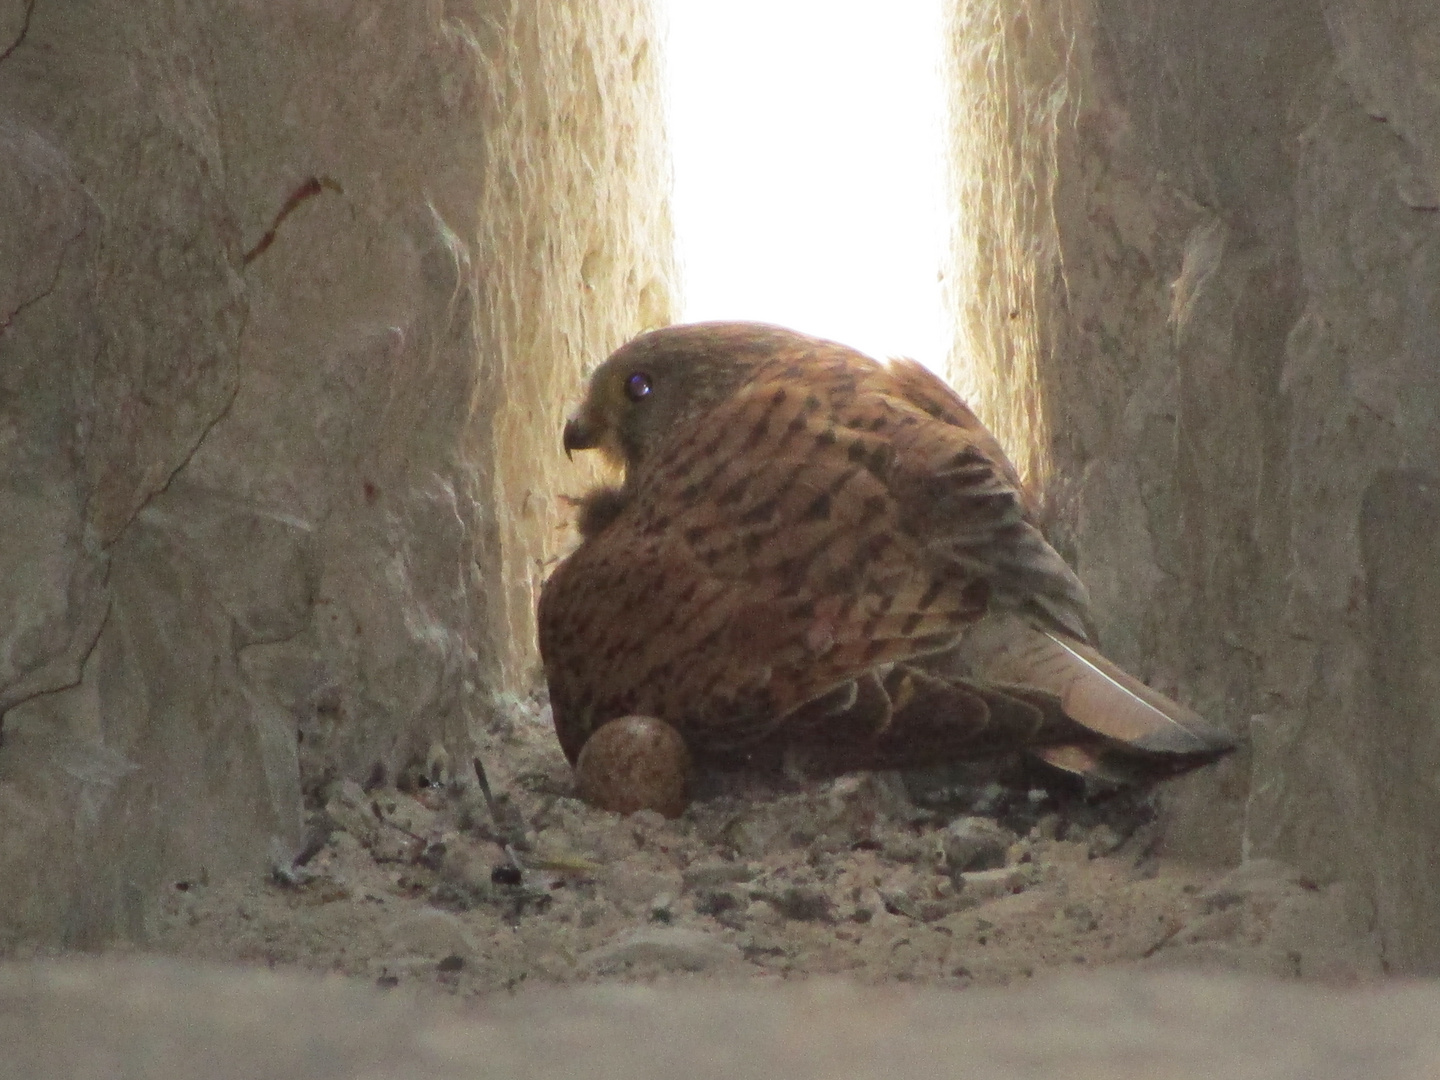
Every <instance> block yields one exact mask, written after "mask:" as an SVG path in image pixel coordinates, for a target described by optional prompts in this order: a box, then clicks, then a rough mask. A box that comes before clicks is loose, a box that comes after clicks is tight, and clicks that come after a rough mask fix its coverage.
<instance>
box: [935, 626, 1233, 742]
mask: <svg viewBox="0 0 1440 1080" xmlns="http://www.w3.org/2000/svg"><path fill="white" fill-rule="evenodd" d="M961 653H962V655H963V658H964V660H965V662H966V663H967V664H968V665H969V666H970V667H971V669H972V671H973V672H974V674H975V675H977V676H979V677H982V678H985V679H991V680H994V681H997V682H1005V683H1014V684H1019V685H1023V686H1031V687H1034V688H1036V689H1038V690H1042V691H1045V692H1047V693H1050V694H1054V695H1055V696H1056V697H1057V698H1059V699H1060V702H1061V706H1062V708H1063V709H1064V711H1065V714H1066V715H1067V716H1069V717H1070V718H1071V719H1072V720H1074V721H1075V722H1076V723H1078V724H1080V725H1082V726H1084V727H1085V728H1088V729H1089V730H1091V731H1093V732H1095V733H1096V734H1098V735H1103V736H1104V737H1106V738H1107V739H1113V740H1115V741H1116V742H1118V743H1123V744H1124V745H1125V746H1127V747H1129V748H1131V749H1134V750H1136V751H1139V752H1142V753H1150V754H1177V755H1183V756H1186V757H1214V756H1218V755H1219V754H1223V753H1225V752H1226V751H1228V750H1231V749H1233V748H1234V746H1235V740H1234V739H1233V738H1231V737H1230V736H1229V735H1228V734H1226V733H1225V732H1224V731H1222V730H1220V729H1219V728H1217V727H1215V726H1214V725H1213V724H1210V723H1209V722H1208V721H1206V720H1205V719H1204V718H1203V717H1201V716H1200V715H1199V714H1198V713H1196V712H1195V711H1194V710H1193V709H1190V708H1187V707H1186V706H1184V705H1181V704H1180V703H1179V702H1177V701H1172V700H1171V699H1170V698H1168V697H1166V696H1165V695H1164V694H1162V693H1160V692H1159V691H1157V690H1154V689H1151V688H1150V687H1148V686H1146V685H1145V684H1144V683H1142V682H1141V681H1140V680H1139V679H1137V678H1135V677H1134V676H1133V675H1131V674H1129V673H1128V672H1126V671H1124V670H1122V669H1121V668H1119V667H1117V666H1116V665H1115V664H1113V663H1111V662H1110V661H1109V660H1107V659H1106V658H1105V657H1103V656H1101V655H1100V654H1099V653H1098V652H1096V651H1095V650H1094V649H1093V648H1091V647H1090V646H1089V645H1086V644H1085V643H1084V642H1081V641H1079V640H1077V639H1075V638H1072V637H1069V636H1068V635H1065V634H1062V633H1060V632H1058V631H1050V630H1042V629H1038V628H1036V627H1034V626H1031V625H1030V624H1029V623H1027V622H1025V621H1024V620H1023V619H1021V618H1020V617H1018V616H1011V615H1001V616H992V617H991V618H988V619H985V620H984V621H983V622H982V623H981V624H980V625H978V626H977V627H976V629H975V631H973V632H972V633H971V634H969V635H968V636H967V638H966V640H965V643H964V645H963V646H962V647H961Z"/></svg>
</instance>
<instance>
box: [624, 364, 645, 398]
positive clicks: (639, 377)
mask: <svg viewBox="0 0 1440 1080" xmlns="http://www.w3.org/2000/svg"><path fill="white" fill-rule="evenodd" d="M625 396H626V397H628V398H629V399H630V400H631V401H640V400H642V399H644V398H647V397H649V396H650V376H649V375H647V374H645V372H643V371H636V372H633V373H632V374H631V375H630V377H629V378H628V379H626V380H625Z"/></svg>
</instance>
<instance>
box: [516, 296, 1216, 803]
mask: <svg viewBox="0 0 1440 1080" xmlns="http://www.w3.org/2000/svg"><path fill="white" fill-rule="evenodd" d="M564 436H565V437H564V441H565V448H566V450H567V451H574V450H583V449H599V450H601V451H602V452H603V453H605V454H607V455H608V456H610V457H611V458H613V459H615V460H616V461H617V462H619V463H620V464H623V466H624V468H625V482H624V484H623V486H621V487H618V488H602V489H599V490H597V491H595V492H592V493H591V494H590V495H588V496H586V497H585V498H584V499H582V500H581V511H580V515H579V524H580V529H581V534H582V541H581V543H580V546H579V547H578V548H577V549H576V550H575V551H574V552H573V553H572V554H571V555H570V556H569V557H568V558H566V559H565V560H563V561H562V562H561V563H560V565H559V566H558V567H557V568H556V569H555V571H554V573H553V574H552V575H551V576H550V578H549V579H548V580H547V581H546V583H545V585H544V587H543V589H542V591H541V597H540V605H539V624H540V650H541V655H542V657H543V659H544V664H545V673H546V678H547V681H548V683H549V688H550V698H551V705H552V708H553V711H554V717H555V727H556V732H557V734H558V736H559V738H560V743H561V746H562V747H563V748H564V751H565V753H566V755H567V757H568V758H569V759H570V760H571V761H572V762H574V761H575V759H576V757H577V755H578V754H579V752H580V749H581V747H582V746H583V745H584V743H585V741H586V739H587V738H588V737H589V735H590V733H591V732H593V731H594V730H595V729H596V728H597V727H599V726H600V725H601V724H603V723H605V722H606V721H608V720H611V719H613V718H616V717H620V716H625V715H631V714H640V715H646V716H654V717H658V718H660V719H662V720H665V721H666V722H668V723H670V724H672V725H673V726H674V727H675V728H676V729H677V730H678V731H679V732H680V733H681V735H682V736H683V737H684V739H685V741H686V743H687V744H688V746H689V748H690V750H691V752H692V753H693V754H694V755H695V757H696V759H697V760H698V761H701V762H704V761H706V760H715V761H729V762H743V761H745V760H747V759H751V760H753V759H755V758H756V757H757V756H760V755H769V754H772V753H777V752H784V751H786V750H791V749H798V750H801V751H804V752H806V754H807V755H808V757H809V758H810V759H811V760H812V761H816V762H820V763H822V764H824V765H826V766H827V767H830V768H834V769H846V768H854V767H867V766H868V767H884V766H901V765H918V764H934V763H937V762H941V761H945V760H951V759H956V758H964V757H977V756H984V755H986V754H992V753H998V752H1002V751H1006V750H1013V749H1015V748H1018V747H1026V748H1030V749H1032V750H1034V751H1035V752H1037V753H1038V754H1040V755H1041V756H1044V757H1047V758H1049V759H1050V760H1052V761H1053V762H1055V763H1056V764H1059V765H1061V766H1062V767H1065V768H1071V769H1076V770H1078V771H1087V772H1093V773H1096V774H1108V775H1115V776H1122V775H1123V776H1129V775H1132V774H1136V773H1138V774H1144V773H1145V772H1147V771H1155V772H1163V771H1166V770H1173V769H1174V768H1178V767H1183V766H1185V765H1189V764H1194V763H1198V762H1200V761H1204V760H1208V759H1209V758H1212V757H1214V756H1216V755H1217V754H1219V753H1222V752H1224V750H1226V749H1228V748H1229V747H1230V745H1231V743H1230V740H1229V739H1228V738H1227V737H1226V736H1224V735H1223V734H1222V733H1221V732H1219V731H1218V730H1216V729H1214V728H1212V727H1210V726H1209V725H1208V724H1206V723H1205V722H1204V721H1203V720H1201V719H1200V718H1199V717H1198V716H1196V715H1195V714H1194V713H1193V712H1191V711H1190V710H1188V709H1185V708H1184V707H1183V706H1180V705H1178V704H1176V703H1175V702H1172V701H1170V700H1169V699H1168V698H1164V697H1163V696H1161V695H1159V694H1157V693H1156V692H1155V691H1153V690H1150V689H1149V688H1148V687H1144V686H1143V684H1140V683H1139V682H1138V680H1135V679H1133V678H1132V677H1130V676H1128V675H1126V674H1125V673H1124V672H1121V671H1120V670H1119V669H1118V668H1115V667H1114V666H1113V665H1110V664H1109V662H1108V661H1105V660H1104V659H1103V658H1102V657H1100V656H1099V654H1097V653H1094V651H1093V649H1091V648H1090V646H1089V645H1088V641H1087V623H1088V616H1087V599H1086V594H1085V590H1084V587H1083V586H1082V585H1081V583H1080V581H1079V579H1078V578H1077V577H1076V576H1075V574H1074V573H1073V572H1072V571H1071V570H1070V568H1069V567H1068V566H1067V565H1066V564H1065V562H1064V560H1063V559H1061V558H1060V556H1059V555H1058V554H1057V553H1056V552H1055V550H1054V549H1053V548H1052V547H1051V546H1050V545H1049V544H1048V543H1047V542H1046V541H1045V539H1044V537H1043V536H1042V535H1041V533H1040V531H1039V529H1038V528H1037V527H1036V525H1035V523H1034V520H1033V513H1032V508H1031V507H1029V506H1028V505H1027V502H1026V498H1025V495H1024V493H1023V491H1022V487H1021V484H1020V481H1019V478H1018V477H1017V475H1016V473H1015V470H1014V468H1013V467H1012V466H1011V464H1010V463H1009V461H1008V460H1007V459H1006V457H1005V455H1004V453H1003V451H1002V450H1001V448H1000V446H999V444H998V443H997V442H996V440H995V439H994V437H993V436H992V435H991V434H990V433H989V432H988V431H987V430H986V429H985V427H984V426H983V425H982V424H981V423H980V421H979V420H978V419H977V418H976V417H975V415H974V414H973V413H972V412H971V411H970V410H969V409H968V408H967V407H966V406H965V404H964V402H963V401H961V399H960V398H959V397H958V396H957V395H956V394H955V393H954V392H953V391H952V390H951V389H950V388H949V387H948V386H946V385H945V384H944V383H943V382H941V381H940V380H939V379H938V378H936V377H935V376H934V375H932V374H931V373H930V372H928V371H927V370H926V369H925V368H923V367H921V366H920V365H918V364H916V363H914V362H913V361H909V360H895V361H891V362H890V363H889V364H881V363H879V362H877V361H875V360H872V359H870V358H868V357H866V356H863V355H862V354H860V353H858V352H856V351H854V350H853V349H849V348H846V347H845V346H843V345H838V344H835V343H833V342H827V341H821V340H818V339H815V338H811V337H807V336H804V335H801V334H797V333H793V332H791V331H788V330H784V329H781V328H779V327H773V326H765V325H761V324H754V323H702V324H696V325H692V326H675V327H669V328H666V329H663V330H657V331H653V332H651V333H649V334H645V335H642V336H641V337H639V338H637V339H636V340H635V341H632V342H631V343H630V344H628V345H626V346H625V347H623V348H621V349H619V350H618V351H617V352H615V353H614V354H613V355H612V356H611V357H610V358H609V359H608V360H606V361H605V363H603V364H602V365H601V366H600V367H599V368H598V369H597V370H596V371H595V373H594V375H593V376H592V378H591V381H590V385H589V389H588V392H587V395H586V398H585V401H584V403H583V404H582V406H581V407H580V409H579V411H578V412H577V413H576V414H575V415H574V417H573V418H572V419H571V420H570V421H569V423H567V425H566V428H565V433H564ZM1152 766H1153V770H1152V769H1151V767H1152Z"/></svg>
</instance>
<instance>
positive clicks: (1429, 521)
mask: <svg viewBox="0 0 1440 1080" xmlns="http://www.w3.org/2000/svg"><path fill="white" fill-rule="evenodd" d="M952 30H953V32H954V40H955V42H956V49H955V55H956V59H957V61H958V70H959V72H960V74H961V78H960V79H958V80H957V82H956V94H957V102H958V105H959V108H958V109H957V110H956V117H957V124H956V131H955V138H956V143H957V147H958V148H960V149H967V148H969V149H972V150H973V149H974V148H976V147H978V148H979V152H980V156H979V157H978V158H972V159H971V164H970V165H969V166H968V167H962V168H961V169H960V173H959V179H960V181H961V185H962V186H961V191H962V193H963V192H965V191H967V190H970V191H974V190H975V187H976V185H977V184H979V186H980V187H981V188H982V189H983V199H981V200H980V201H975V202H972V205H975V206H978V207H979V209H980V214H979V215H978V217H977V219H975V220H973V221H972V222H971V224H970V225H969V226H968V227H965V228H961V229H960V230H958V231H957V238H956V274H955V283H956V285H957V296H958V298H959V304H960V306H961V309H962V313H963V314H964V315H965V316H966V318H965V319H964V320H962V327H965V328H966V329H967V332H966V333H965V334H963V335H962V337H961V340H960V341H959V342H958V343H957V351H956V362H957V369H958V371H959V373H960V375H961V377H962V380H965V381H968V382H969V383H970V385H972V386H974V387H975V388H976V391H977V393H976V397H977V402H978V403H979V405H980V407H981V409H982V411H983V412H985V413H986V415H987V416H989V417H990V418H991V419H992V420H993V421H994V423H995V425H996V426H997V427H998V428H1000V429H1002V433H1003V434H1004V435H1005V436H1006V437H1007V438H1008V439H1009V440H1010V441H1011V442H1012V444H1018V445H1021V446H1027V445H1028V446H1029V447H1031V448H1032V449H1031V450H1030V452H1029V455H1028V460H1027V464H1028V465H1029V467H1030V470H1031V473H1032V475H1034V476H1035V478H1036V481H1037V483H1038V484H1039V485H1040V487H1041V489H1042V490H1043V491H1044V492H1045V493H1046V495H1047V498H1048V510H1049V513H1050V515H1051V517H1052V528H1053V531H1054V534H1055V537H1056V539H1057V540H1058V542H1059V543H1060V544H1061V546H1062V548H1064V549H1065V550H1067V551H1068V552H1069V553H1070V554H1071V555H1073V556H1074V558H1075V559H1076V561H1077V565H1078V566H1079V569H1080V571H1081V574H1082V576H1083V577H1084V578H1085V580H1086V582H1087V584H1088V585H1089V587H1090V589H1091V591H1092V594H1093V597H1094V600H1095V606H1096V611H1097V615H1098V618H1099V621H1100V632H1101V638H1102V641H1103V643H1104V645H1105V646H1106V648H1107V651H1109V652H1111V653H1112V654H1113V655H1114V656H1115V657H1116V659H1118V660H1121V661H1123V662H1124V663H1126V664H1127V665H1129V666H1132V667H1133V668H1135V669H1136V670H1138V671H1139V672H1140V673H1141V674H1143V675H1145V676H1146V677H1148V678H1150V679H1152V680H1155V681H1156V682H1157V683H1158V684H1160V685H1162V686H1166V687H1168V688H1173V689H1175V690H1177V691H1178V692H1179V693H1180V694H1181V695H1182V697H1184V698H1186V699H1187V700H1189V701H1191V702H1192V703H1194V704H1195V705H1196V706H1197V707H1198V708H1200V709H1201V711H1203V712H1205V713H1206V714H1207V715H1210V716H1213V717H1215V718H1217V719H1220V720H1222V721H1223V722H1225V723H1227V724H1229V725H1230V726H1231V727H1232V728H1233V729H1234V730H1236V731H1238V732H1240V733H1242V734H1244V735H1246V736H1248V738H1249V739H1250V748H1249V750H1248V751H1247V752H1246V753H1244V754H1241V755H1238V756H1237V757H1235V758H1234V759H1232V760H1230V761H1228V762H1226V763H1224V764H1222V765H1221V766H1220V767H1218V768H1216V769H1213V770H1207V771H1204V772H1202V773H1200V774H1197V775H1196V776H1194V777H1193V778H1189V779H1187V780H1185V781H1182V782H1180V783H1178V784H1176V785H1173V786H1172V787H1171V788H1170V789H1169V793H1168V795H1169V797H1168V807H1169V812H1170V815H1171V818H1172V828H1171V831H1170V842H1171V848H1172V850H1175V851H1177V852H1181V853H1189V854H1193V855H1199V856H1203V857H1208V858H1219V859H1228V860H1234V859H1236V858H1239V857H1240V856H1241V855H1242V853H1243V854H1249V855H1270V856H1278V857H1281V858H1284V859H1288V860H1291V861H1293V862H1296V863H1298V864H1299V865H1300V866H1302V867H1303V868H1304V869H1305V870H1306V871H1308V872H1310V873H1312V874H1314V875H1315V876H1317V877H1318V878H1321V879H1330V878H1344V879H1350V880H1353V881H1356V882H1358V883H1360V884H1361V885H1362V887H1363V889H1364V890H1365V891H1366V892H1367V894H1368V896H1369V898H1370V903H1371V904H1372V906H1373V912H1374V919H1375V925H1376V928H1377V929H1378V931H1379V933H1380V936H1381V938H1382V940H1383V941H1384V943H1385V950H1386V958H1387V960H1388V962H1389V963H1390V965H1391V966H1392V968H1394V969H1395V970H1407V971H1436V970H1440V921H1437V920H1436V919H1435V915H1434V913H1435V911H1436V910H1437V901H1440V855H1437V852H1440V784H1437V781H1436V777H1437V775H1440V617H1437V614H1436V613H1437V611H1440V606H1437V603H1440V546H1437V544H1440V541H1437V536H1440V213H1437V210H1440V9H1437V8H1435V6H1434V5H1433V4H1432V3H1430V2H1429V0H1387V2H1383V3H1376V2H1373V0H1327V2H1320V0H1285V2H1283V3H1276V2H1273V0H1266V2H1263V3H1261V2H1255V0H1205V2H1200V3H1192V4H1182V5H1176V4H1170V3H1163V2H1159V0H1072V2H1070V3H1066V4H1060V5H1033V4H1023V3H1022V4H1014V3H999V2H996V3H990V2H987V0H957V3H956V7H955V22H954V24H953V26H952ZM987 80H988V83H989V85H992V86H1001V87H1003V86H1006V85H1010V86H1011V87H1012V88H1013V89H1012V90H1011V91H1010V92H1009V93H1007V94H1002V95H993V94H992V95H988V96H985V95H977V94H976V93H975V92H974V88H975V87H976V86H977V85H982V84H983V83H984V82H985V81H987ZM977 133H978V134H977ZM987 155H988V156H987ZM986 175H991V176H995V177H997V178H999V180H1000V183H982V182H981V181H982V180H983V178H984V177H985V176H986ZM966 183H968V184H970V188H969V189H967V188H966V187H965V186H964V185H965V184H966ZM1016 222H1018V223H1020V226H1019V227H1018V228H1017V226H1016V224H1015V223H1016ZM1012 237H1019V241H1018V242H1016V241H1015V240H1013V239H1012ZM1007 309H1008V310H1007ZM1009 311H1014V312H1015V315H1014V316H1013V317H1010V316H1009ZM962 361H963V362H962ZM1015 397H1018V401H1016V400H1014V398H1015ZM1021 456H1022V457H1025V456H1026V455H1025V454H1024V453H1022V455H1021Z"/></svg>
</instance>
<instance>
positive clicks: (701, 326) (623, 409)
mask: <svg viewBox="0 0 1440 1080" xmlns="http://www.w3.org/2000/svg"><path fill="white" fill-rule="evenodd" d="M813 345H814V339H812V338H807V337H805V336H804V335H802V334H797V333H795V332H793V331H790V330H785V329H782V328H781V327H778V326H769V325H766V324H764V323H737V322H711V323H692V324H689V325H684V326H667V327H665V328H664V329H661V330H652V331H650V332H649V333H647V334H641V335H640V336H639V337H637V338H636V339H635V340H634V341H631V342H630V343H629V344H628V345H624V346H622V347H621V348H619V349H617V350H616V351H615V352H613V353H611V354H610V356H609V357H608V358H607V359H606V360H605V362H604V363H602V364H601V365H600V366H599V367H598V368H596V369H595V371H594V373H593V374H592V375H591V376H590V385H589V388H588V389H587V390H586V393H585V400H584V401H583V402H582V403H581V405H580V408H579V409H578V410H576V412H575V413H574V415H572V416H571V417H570V419H569V420H568V421H566V423H565V435H564V444H565V453H566V454H567V455H568V454H573V453H574V451H576V450H599V451H600V452H601V453H602V454H604V455H605V456H606V457H607V458H609V459H610V460H611V461H613V462H614V463H616V464H623V465H624V466H625V474H626V480H627V483H628V482H632V481H633V478H634V477H635V475H636V474H637V473H638V472H639V470H640V469H641V468H642V467H643V466H644V464H645V463H646V462H647V461H648V460H649V459H650V457H651V455H652V454H653V453H654V452H655V450H656V449H657V448H658V447H660V446H661V445H662V444H663V443H664V442H665V441H666V440H667V439H668V438H669V437H670V435H671V434H673V433H674V432H675V431H677V430H679V429H680V428H681V427H683V426H684V425H685V424H686V423H687V422H688V421H689V420H691V419H693V418H694V417H697V416H700V415H702V414H703V413H705V412H706V410H708V409H709V408H710V407H711V406H713V405H714V404H716V403H717V402H720V401H723V400H725V399H726V398H728V397H729V396H730V395H731V394H732V393H734V392H735V390H736V389H737V388H739V387H740V386H741V385H743V384H744V383H745V381H746V380H747V379H749V377H750V376H751V374H752V373H753V372H754V371H755V369H756V368H758V367H760V366H761V365H762V364H764V363H766V362H768V361H770V360H772V359H774V358H775V357H776V356H778V355H780V354H782V353H784V352H786V351H789V350H795V349H803V348H805V347H809V346H813Z"/></svg>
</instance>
